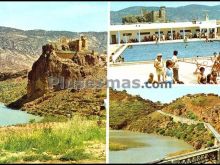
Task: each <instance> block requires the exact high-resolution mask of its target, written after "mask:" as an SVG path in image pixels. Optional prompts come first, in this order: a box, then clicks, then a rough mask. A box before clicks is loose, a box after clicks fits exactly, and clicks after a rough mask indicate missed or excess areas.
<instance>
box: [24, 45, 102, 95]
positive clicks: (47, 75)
mask: <svg viewBox="0 0 220 165" xmlns="http://www.w3.org/2000/svg"><path fill="white" fill-rule="evenodd" d="M99 65H100V66H101V64H100V62H99V57H98V56H94V55H92V54H88V52H87V53H83V52H79V53H77V54H76V56H74V59H62V58H60V57H58V56H57V55H56V52H55V51H54V48H53V46H52V45H49V44H47V45H44V46H43V47H42V55H41V56H40V57H39V59H38V60H37V61H36V62H35V63H34V64H33V66H32V70H31V71H30V72H29V74H28V86H27V95H28V97H32V98H37V97H40V96H43V95H44V94H45V93H47V92H48V91H50V90H54V89H56V90H59V88H60V87H61V84H60V83H63V84H62V85H63V87H64V88H66V87H67V86H68V83H69V82H70V80H83V79H84V78H86V77H87V76H89V75H90V74H92V73H93V72H95V67H97V66H99ZM55 80H56V81H57V82H54V81H55ZM57 86H59V87H57Z"/></svg>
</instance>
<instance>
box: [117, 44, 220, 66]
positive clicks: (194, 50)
mask: <svg viewBox="0 0 220 165" xmlns="http://www.w3.org/2000/svg"><path fill="white" fill-rule="evenodd" d="M174 50H177V51H178V57H179V58H183V57H184V58H187V57H196V56H200V57H201V56H210V55H213V53H214V52H217V53H218V52H220V42H219V41H213V42H205V41H193V42H188V43H183V42H178V43H160V44H146V45H134V46H132V47H131V48H129V47H128V48H126V49H125V50H124V52H122V54H121V55H122V57H124V61H125V62H133V61H147V60H154V59H155V58H156V55H157V54H158V53H162V54H163V59H170V58H172V55H173V51H174Z"/></svg>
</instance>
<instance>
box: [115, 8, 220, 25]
mask: <svg viewBox="0 0 220 165" xmlns="http://www.w3.org/2000/svg"><path fill="white" fill-rule="evenodd" d="M141 9H144V10H148V11H152V10H153V11H157V10H159V7H146V6H134V7H128V8H125V9H122V10H119V11H111V24H121V23H122V22H121V21H122V17H124V16H127V15H140V14H141ZM219 11H220V5H216V6H206V5H193V4H192V5H186V6H180V7H175V8H174V7H167V8H166V13H167V18H168V20H171V21H192V20H193V19H197V18H198V19H199V20H204V18H205V12H207V13H208V15H209V19H217V20H220V15H219Z"/></svg>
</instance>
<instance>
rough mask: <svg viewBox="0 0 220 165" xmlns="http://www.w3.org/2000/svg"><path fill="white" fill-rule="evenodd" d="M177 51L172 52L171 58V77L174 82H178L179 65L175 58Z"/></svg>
mask: <svg viewBox="0 0 220 165" xmlns="http://www.w3.org/2000/svg"><path fill="white" fill-rule="evenodd" d="M177 54H178V51H177V50H174V51H173V57H172V62H173V77H174V80H175V81H176V82H179V63H178V58H177Z"/></svg>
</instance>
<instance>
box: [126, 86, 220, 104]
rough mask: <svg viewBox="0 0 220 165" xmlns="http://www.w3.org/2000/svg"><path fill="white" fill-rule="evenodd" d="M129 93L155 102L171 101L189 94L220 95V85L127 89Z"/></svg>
mask: <svg viewBox="0 0 220 165" xmlns="http://www.w3.org/2000/svg"><path fill="white" fill-rule="evenodd" d="M126 91H127V92H128V93H129V94H132V95H140V96H141V97H142V98H144V99H149V100H152V101H154V102H156V101H161V102H162V103H169V102H171V101H172V100H174V99H176V98H179V97H182V96H184V95H187V94H196V93H215V94H218V95H220V90H219V87H218V86H217V85H216V86H215V85H196V87H195V86H181V85H178V86H173V88H167V89H165V88H157V89H147V88H145V89H142V88H139V89H126Z"/></svg>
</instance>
